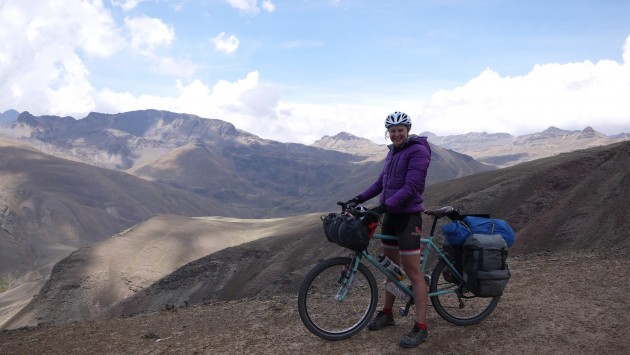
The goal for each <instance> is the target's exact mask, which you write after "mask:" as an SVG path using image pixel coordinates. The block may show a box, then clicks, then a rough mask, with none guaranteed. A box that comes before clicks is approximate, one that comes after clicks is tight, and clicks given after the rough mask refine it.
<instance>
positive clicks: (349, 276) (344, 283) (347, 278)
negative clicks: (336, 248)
mask: <svg viewBox="0 0 630 355" xmlns="http://www.w3.org/2000/svg"><path fill="white" fill-rule="evenodd" d="M350 266H351V264H347V265H346V266H344V268H343V269H342V270H341V272H340V273H339V278H338V279H337V283H338V284H340V285H341V287H339V290H337V293H336V294H335V300H336V301H337V302H343V300H344V299H345V298H346V295H347V294H348V292H349V291H350V289H351V288H352V283H353V282H354V278H355V276H356V272H353V270H352V269H351V268H350Z"/></svg>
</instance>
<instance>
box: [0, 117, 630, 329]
mask: <svg viewBox="0 0 630 355" xmlns="http://www.w3.org/2000/svg"><path fill="white" fill-rule="evenodd" d="M548 133H550V132H548ZM0 134H2V135H3V136H4V137H5V138H0V292H1V293H0V324H2V323H3V322H5V321H8V320H9V319H12V321H11V324H13V325H18V324H22V325H26V324H33V322H35V323H37V322H51V323H57V322H61V321H63V320H64V319H65V320H66V321H67V320H70V318H71V319H75V320H77V319H91V318H92V317H96V318H98V317H106V316H111V315H115V314H130V313H138V312H144V311H146V310H148V309H156V308H159V307H163V306H164V304H166V303H169V302H170V304H177V305H181V304H183V303H184V302H193V301H194V302H202V301H204V302H205V301H208V300H212V299H233V298H238V297H246V296H251V295H254V294H273V293H274V292H291V291H292V290H294V288H295V285H296V282H297V281H296V280H299V279H300V277H302V276H303V271H304V270H306V269H307V268H308V267H309V265H310V264H309V263H310V262H312V260H316V259H317V258H320V257H323V256H325V255H329V254H330V253H334V250H335V246H334V245H330V244H328V243H323V242H322V241H321V240H320V239H314V238H321V233H320V232H321V230H320V228H321V227H320V225H319V222H318V219H317V216H318V213H321V211H329V210H330V209H334V208H335V202H336V201H340V200H345V199H348V198H350V197H352V196H354V195H356V193H358V192H360V191H361V190H362V189H363V188H365V187H366V186H367V185H368V184H369V183H371V182H373V181H374V179H375V178H376V176H377V175H378V173H379V172H380V170H381V169H382V164H383V158H384V156H385V154H386V152H387V147H386V146H384V145H378V144H376V143H373V142H371V141H369V140H366V139H363V138H360V137H356V136H353V135H351V134H349V133H346V132H341V133H339V134H337V135H335V136H332V137H323V138H322V139H321V140H319V141H317V142H315V143H314V144H313V145H312V146H307V145H301V144H289V143H281V142H275V141H270V140H265V139H262V138H260V137H257V136H255V135H253V134H251V133H248V132H244V131H241V130H238V129H236V128H235V127H234V126H233V125H232V124H230V123H228V122H225V121H221V120H214V119H206V118H201V117H198V116H194V115H187V114H178V113H172V112H166V111H156V110H145V111H134V112H128V113H122V114H116V115H109V114H99V113H92V114H90V115H88V117H86V118H84V119H82V120H75V119H74V118H72V117H57V116H39V117H36V116H33V115H31V114H29V113H28V112H23V113H21V114H19V115H18V117H17V118H16V119H15V120H11V121H10V122H7V123H4V124H1V125H0ZM427 135H428V136H429V140H430V142H431V143H432V150H433V156H432V162H431V167H430V170H429V175H428V177H427V183H428V187H427V191H426V201H427V202H428V203H430V204H432V205H433V206H434V207H438V206H440V205H442V204H451V203H457V205H458V206H459V207H461V208H463V209H465V210H470V211H485V212H489V213H492V214H494V215H500V216H505V217H506V218H507V219H508V220H509V221H510V223H512V224H513V225H514V226H515V227H516V228H517V229H518V233H519V234H518V235H519V237H521V236H523V235H524V236H525V237H524V238H521V240H522V242H521V243H519V244H518V245H517V247H515V248H516V249H515V251H517V252H519V253H529V252H535V251H539V250H546V249H549V248H550V249H557V248H562V247H563V246H564V247H567V248H569V247H571V248H573V247H584V245H585V244H584V243H585V242H584V240H588V243H592V246H596V247H603V246H609V245H615V244H617V243H621V244H622V245H625V244H623V243H624V242H623V240H620V239H619V231H620V230H623V228H625V227H626V224H627V222H626V221H625V220H624V219H623V216H620V215H619V214H618V211H617V210H612V208H608V207H609V206H611V207H612V206H623V205H624V204H627V202H628V198H629V197H628V196H627V192H625V189H624V188H623V186H627V183H628V181H626V180H627V178H626V177H625V176H627V173H628V170H627V169H628V168H627V167H626V165H627V164H626V163H625V161H627V158H628V155H629V154H628V150H629V148H628V145H627V144H625V145H624V144H623V143H620V144H617V145H607V146H605V147H601V148H590V149H589V150H586V151H575V152H571V153H565V154H560V155H554V156H550V157H548V158H546V159H537V160H533V161H530V162H524V163H520V164H517V165H514V166H512V167H510V168H504V169H498V170H497V166H495V165H490V164H487V163H483V162H479V161H477V160H476V159H474V158H472V157H471V156H469V155H466V154H462V153H458V152H456V151H454V150H453V149H448V148H444V147H441V146H440V145H439V144H437V143H436V142H440V139H441V138H446V137H437V136H435V135H433V136H432V135H430V134H427ZM543 136H544V137H547V136H549V135H547V134H545V135H543ZM551 136H553V137H556V138H553V137H551V138H550V140H547V138H544V137H543V138H541V139H539V140H537V139H532V140H531V142H533V143H532V144H534V143H535V144H540V142H547V144H552V143H553V142H554V140H555V141H556V142H560V143H558V144H557V145H558V146H560V147H561V148H553V149H552V148H547V153H549V152H553V151H567V146H563V145H562V144H561V143H562V142H564V141H566V139H565V140H560V139H557V136H558V135H557V134H555V135H551ZM570 136H572V135H570ZM495 138H496V137H495ZM592 138H595V139H597V140H598V141H599V142H600V143H602V142H610V141H608V140H605V139H603V138H602V137H601V136H600V135H598V134H594V135H593V137H592ZM501 139H505V141H501V140H498V141H495V143H496V142H499V141H500V142H503V143H505V142H507V139H506V138H501ZM582 139H584V140H589V139H591V138H589V137H584V138H582ZM614 139H624V137H618V138H614ZM481 141H483V140H481ZM576 141H577V139H576ZM474 142H475V140H473V139H470V146H474ZM440 143H441V144H446V143H442V142H440ZM488 144H489V147H490V146H492V144H490V143H488ZM505 144H507V143H505ZM602 144H604V143H602ZM512 145H514V141H513V142H512ZM524 146H527V144H524ZM550 146H552V145H550ZM531 147H535V145H531V146H530V148H531ZM574 147H575V146H574ZM554 149H556V150H554ZM497 152H500V150H497ZM510 154H511V153H510ZM510 154H504V153H501V154H499V155H496V156H495V157H500V156H508V155H510ZM533 156H534V155H528V156H527V157H529V158H526V159H530V158H532V157H533ZM624 159H626V160H624ZM508 165H509V164H508ZM597 183H599V185H597ZM620 186H621V187H620ZM600 197H601V198H604V197H605V198H606V199H605V200H604V199H600ZM604 201H605V206H606V208H602V209H597V210H596V211H594V212H592V211H590V210H589V207H590V206H593V205H595V206H599V205H602V204H603V203H604ZM569 202H570V203H571V208H567V203H569ZM589 204H590V205H589ZM619 210H621V207H619ZM568 212H571V213H574V214H567V213H568ZM312 213H315V214H312ZM176 215H177V216H179V217H177V216H176ZM169 216H170V217H169ZM185 216H188V217H191V218H192V217H195V219H190V218H187V217H185ZM208 216H214V217H208ZM584 216H588V218H584ZM201 217H203V219H199V218H201ZM595 217H596V218H597V219H595V220H592V219H591V218H595ZM238 218H242V219H238ZM268 218H273V220H272V222H270V223H269V224H267V222H264V220H265V219H268ZM243 219H244V220H243ZM573 219H575V220H576V221H577V222H572V223H568V222H567V221H569V220H571V221H573ZM248 221H249V222H248ZM252 221H253V222H252ZM589 221H590V223H591V224H588V222H589ZM593 221H597V223H594V222H593ZM593 226H597V227H598V228H599V227H601V228H602V229H603V233H600V231H599V230H595V229H594V228H593ZM209 230H210V231H212V232H211V233H208V231H209ZM234 230H240V231H239V232H238V233H236V234H239V235H243V237H241V238H240V239H239V238H237V237H236V236H235V232H233V231H234ZM176 231H182V233H178V232H176ZM586 233H592V234H588V235H587V236H584V235H586ZM549 235H553V236H554V237H558V238H559V239H557V240H551V239H550V238H549ZM591 235H599V236H601V237H600V238H597V239H593V238H592V237H591ZM220 236H223V237H220ZM263 236H264V237H265V238H262V237H263ZM576 236H577V237H576ZM221 238H223V239H221ZM589 238H590V239H589ZM130 239H134V240H135V239H137V240H138V242H137V243H136V242H133V243H128V244H125V243H124V242H129V240H130ZM214 239H216V240H218V241H219V242H218V243H216V240H215V241H213V240H214ZM159 240H163V242H162V243H160V242H159ZM152 241H155V243H153V242H152ZM558 241H560V242H558ZM121 242H122V243H123V244H119V243H121ZM245 242H247V243H245ZM152 243H153V244H152ZM242 243H245V244H242ZM241 244H242V246H241ZM191 245H192V246H194V248H192V249H191ZM217 245H219V247H217ZM226 247H228V248H227V249H225V248H226ZM77 249H78V250H77ZM119 250H126V253H123V254H124V255H127V256H124V255H122V254H121V255H119V256H120V258H118V259H117V258H116V255H117V251H119ZM203 255H206V256H203ZM151 258H154V259H151ZM139 259H146V260H145V261H146V262H145V263H139V262H138V260H139ZM149 259H150V260H153V261H150V260H149ZM61 260H63V261H62V262H59V261H61ZM134 260H135V261H134ZM235 260H238V261H240V262H239V263H236V262H235ZM58 262H59V263H58ZM162 263H164V264H162ZM88 265H91V266H89V267H88ZM159 265H163V266H164V267H163V268H160V267H159ZM53 266H54V269H53ZM137 267H140V269H136V268H137ZM190 268H192V269H190ZM208 268H210V269H208ZM287 269H289V270H293V271H291V272H290V273H289V274H288V275H286V272H285V271H284V270H287ZM90 270H92V271H91V272H90ZM97 270H101V271H102V272H105V274H98V272H100V271H97ZM103 270H110V271H103ZM134 270H137V273H134V272H135V271H134ZM209 270H215V271H212V272H213V273H211V275H214V276H212V277H208V275H210V274H208V273H209V272H210V271H209ZM217 270H219V271H220V272H219V271H217ZM97 274H98V275H97ZM91 275H92V276H91ZM195 275H196V276H195ZM74 276H76V277H74ZM193 276H194V277H195V278H193ZM196 277H199V278H201V279H203V280H206V281H203V282H201V281H200V279H197V278H196ZM48 278H49V280H48V281H47V282H46V280H47V279H48ZM204 278H205V279H204ZM90 280H92V281H94V280H97V281H98V282H95V283H90V282H92V281H90ZM237 281H238V282H237ZM44 282H46V286H45V287H44V288H42V290H41V293H40V296H38V297H37V298H36V299H33V301H32V302H31V297H32V296H34V295H36V294H37V293H38V292H39V291H40V288H41V287H42V285H43V284H44ZM180 283H183V284H182V285H188V286H181V290H182V291H181V292H179V291H177V292H174V291H171V293H170V294H169V295H165V294H164V292H165V291H164V289H169V288H170V289H171V290H172V289H173V287H174V286H173V285H175V284H178V285H179V284H180ZM194 285H198V286H194ZM219 286H221V287H219ZM178 287H179V286H178ZM190 287H193V288H195V287H198V288H197V289H196V291H195V290H194V289H190ZM178 289H179V288H178ZM2 291H3V292H2ZM110 291H111V292H113V293H112V294H108V292H110ZM114 291H115V292H114ZM77 292H83V293H77ZM191 292H192V293H195V292H197V293H196V294H197V296H194V297H193V296H192V293H191ZM95 294H98V295H95ZM201 294H203V295H206V296H204V297H206V298H204V297H201V296H199V295H201ZM208 295H209V296H208ZM79 298H81V299H83V300H84V301H85V302H87V303H85V304H84V306H85V307H83V308H81V309H83V310H86V309H88V310H89V312H84V311H77V312H71V311H70V308H68V309H66V308H64V307H61V306H60V305H59V304H58V303H55V302H61V300H64V301H63V302H68V306H69V307H71V308H72V305H75V306H77V307H78V305H79V304H82V303H80V302H79V301H78V299H79ZM94 300H96V301H97V302H96V303H95V302H94ZM84 301H81V302H84ZM51 302H52V303H51ZM27 304H28V306H27ZM25 306H26V308H25ZM51 307H53V308H55V307H56V308H58V309H60V310H61V309H66V310H67V311H66V312H57V313H55V312H51V309H52V308H51ZM86 307H87V308H86ZM20 310H22V311H20ZM46 310H47V311H46ZM46 312H48V313H49V315H48V316H46V315H45V313H46ZM63 314H66V315H67V316H68V317H70V315H72V317H70V318H64V316H63Z"/></svg>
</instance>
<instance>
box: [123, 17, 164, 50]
mask: <svg viewBox="0 0 630 355" xmlns="http://www.w3.org/2000/svg"><path fill="white" fill-rule="evenodd" d="M125 27H126V28H127V29H128V31H129V36H130V46H131V48H132V49H133V50H134V51H137V52H139V53H141V54H144V55H151V54H152V52H153V50H155V49H156V48H158V47H168V46H170V44H171V43H172V42H173V40H174V38H175V30H174V29H173V28H172V27H170V26H168V25H166V24H165V23H164V22H162V20H160V19H157V18H152V17H146V16H142V17H135V18H126V19H125Z"/></svg>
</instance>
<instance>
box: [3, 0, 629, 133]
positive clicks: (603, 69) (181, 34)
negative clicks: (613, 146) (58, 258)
mask: <svg viewBox="0 0 630 355" xmlns="http://www.w3.org/2000/svg"><path fill="white" fill-rule="evenodd" d="M9 109H15V110H17V111H20V112H22V111H28V112H30V113H31V114H33V115H36V116H40V115H56V116H72V117H74V118H76V119H81V118H83V117H85V116H87V114H88V113H90V112H101V113H120V112H128V111H133V110H143V109H158V110H167V111H172V112H179V113H188V114H194V115H198V116H200V117H204V118H215V119H221V120H224V121H228V122H231V123H233V124H234V125H235V126H236V127H237V128H239V129H241V130H244V131H247V132H250V133H253V134H256V135H258V136H260V137H262V138H265V139H272V140H276V141H281V142H296V143H304V144H311V143H313V142H314V141H316V140H318V139H320V138H321V137H323V136H325V135H329V136H332V135H335V134H337V133H339V132H342V131H344V132H349V133H351V134H354V135H356V136H360V137H364V138H368V139H371V140H373V141H374V142H376V143H379V144H384V143H387V141H386V139H385V128H384V126H383V122H384V119H385V117H386V116H387V114H389V113H391V112H393V111H404V112H406V113H407V114H409V115H410V117H411V119H412V121H413V127H412V133H420V132H425V131H429V132H432V133H435V134H438V135H451V134H464V133H468V132H487V133H498V132H505V133H510V134H513V135H523V134H530V133H535V132H540V131H542V130H544V129H546V128H548V127H550V126H555V127H558V128H562V129H567V130H582V129H584V128H585V127H587V126H591V127H593V128H594V129H596V130H598V131H600V132H602V133H604V134H608V135H613V134H618V133H622V132H628V133H630V1H628V0H617V1H612V0H599V1H592V0H588V1H586V0H528V1H513V0H409V1H403V0H388V1H382V0H282V1H281V0H262V1H260V0H91V1H79V0H46V1H42V0H0V112H4V111H6V110H9Z"/></svg>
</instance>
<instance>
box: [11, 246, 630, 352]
mask: <svg viewBox="0 0 630 355" xmlns="http://www.w3.org/2000/svg"><path fill="white" fill-rule="evenodd" d="M510 267H511V270H512V275H513V276H512V279H511V280H510V283H509V285H508V289H507V290H506V294H505V295H504V297H502V299H501V302H500V303H499V306H498V308H497V310H496V311H495V312H494V313H493V314H492V315H491V316H490V317H489V318H488V319H486V320H485V321H483V322H482V323H480V324H478V325H475V326H468V327H458V326H454V325H451V324H449V323H447V322H445V321H444V320H442V319H441V318H440V317H439V316H438V315H437V314H436V313H435V312H434V311H433V310H432V309H429V315H428V318H429V319H428V322H429V327H430V337H429V341H428V342H426V343H424V344H422V345H421V346H420V347H419V349H418V350H421V351H422V352H424V353H444V354H451V353H460V354H462V353H463V354H505V353H508V354H592V353H598V354H603V353H606V354H627V351H628V349H630V302H628V292H629V291H630V279H629V278H628V277H627V275H628V274H630V254H628V253H627V252H621V251H619V252H617V253H615V254H610V253H602V252H579V253H559V254H539V255H530V256H522V257H512V258H510ZM296 303H297V302H296V296H295V295H280V296H274V297H270V298H261V299H246V300H238V301H229V302H217V303H212V304H207V305H203V306H195V307H188V308H178V309H173V310H168V311H161V312H155V313H150V314H145V315H141V316H135V317H129V318H116V319H110V320H106V321H98V322H80V323H71V324H66V325H57V326H43V327H36V328H28V329H18V330H12V331H4V332H2V333H0V349H1V350H2V353H3V354H27V353H31V354H85V353H87V352H90V353H94V354H105V353H109V354H120V353H129V354H131V353H133V354H162V353H180V354H181V353H185V354H194V353H198V354H204V353H208V354H210V353H212V354H219V353H220V354H223V353H226V354H227V353H230V354H243V353H248V354H278V353H286V354H311V353H312V354H323V353H332V352H334V353H336V354H350V353H353V354H356V353H364V354H393V353H404V352H406V353H409V351H405V350H403V349H401V348H400V347H399V346H398V340H399V339H400V337H401V336H402V335H404V334H405V333H406V332H407V331H408V330H409V329H410V328H411V324H412V322H413V319H412V318H411V317H408V318H398V319H397V325H396V326H394V327H389V328H385V329H383V330H381V331H378V332H370V331H368V330H363V331H361V332H360V333H359V334H357V335H355V336H354V337H353V338H351V339H348V340H344V341H337V342H331V341H326V340H323V339H320V338H318V337H316V336H314V335H313V334H311V333H310V332H308V330H307V329H306V328H305V327H304V326H303V324H302V323H301V321H300V318H299V315H298V312H297V306H296ZM416 352H417V350H416Z"/></svg>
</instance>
